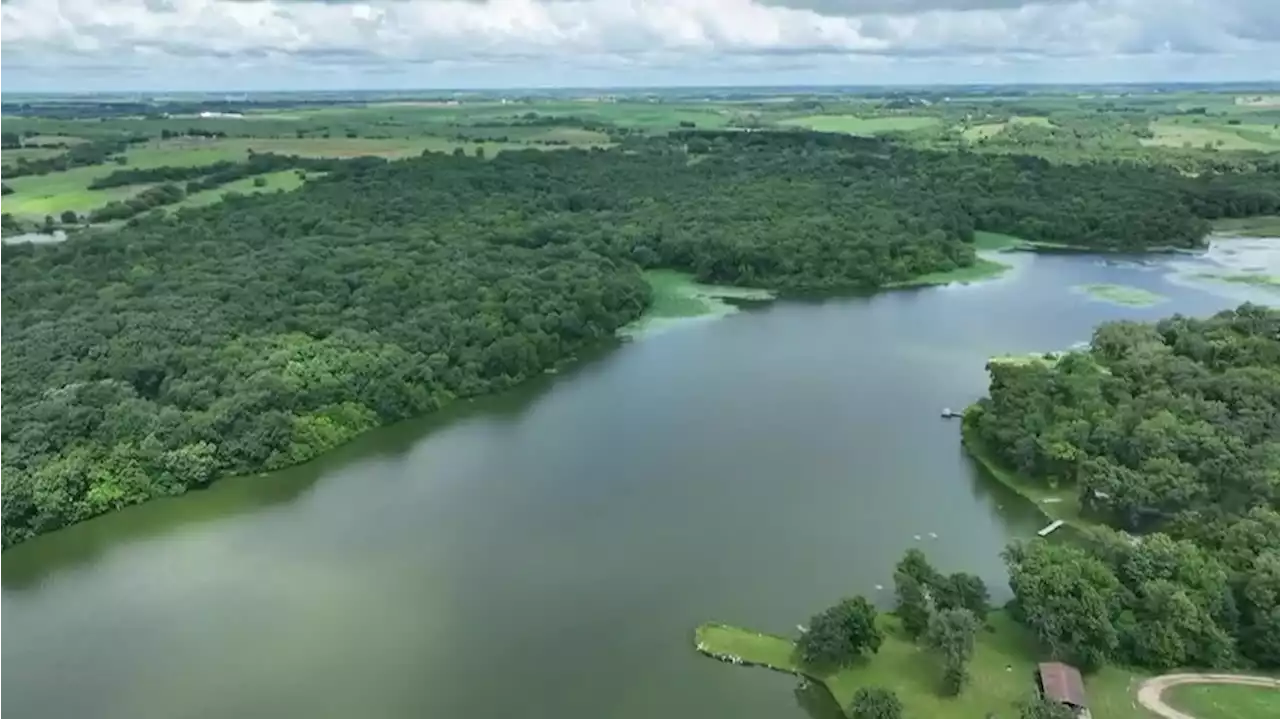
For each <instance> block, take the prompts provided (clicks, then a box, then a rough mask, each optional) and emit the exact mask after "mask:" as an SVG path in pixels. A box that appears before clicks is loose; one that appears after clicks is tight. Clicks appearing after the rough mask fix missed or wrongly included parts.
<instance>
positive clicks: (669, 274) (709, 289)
mask: <svg viewBox="0 0 1280 719" xmlns="http://www.w3.org/2000/svg"><path fill="white" fill-rule="evenodd" d="M644 278H645V281H646V282H648V283H649V287H650V290H651V291H652V293H653V294H652V299H653V302H652V304H650V305H649V309H648V310H646V311H645V313H644V316H643V317H641V318H640V319H638V320H636V321H635V322H633V323H631V324H630V325H627V326H626V327H624V328H622V329H621V330H619V333H620V334H621V335H622V336H624V337H636V336H640V335H644V334H649V333H652V332H655V331H658V330H660V329H664V328H667V327H671V326H674V325H676V324H679V323H680V322H681V321H684V320H689V319H693V318H697V317H723V316H724V315H729V314H733V313H734V312H737V311H738V308H737V307H735V306H734V305H733V304H731V303H729V302H727V301H726V300H753V301H765V300H771V299H773V298H774V294H773V293H772V292H770V291H768V290H762V289H754V288H749V287H727V286H722V285H704V284H701V283H699V282H696V281H695V280H694V279H693V275H692V274H690V273H688V272H680V271H678V270H646V271H645V272H644Z"/></svg>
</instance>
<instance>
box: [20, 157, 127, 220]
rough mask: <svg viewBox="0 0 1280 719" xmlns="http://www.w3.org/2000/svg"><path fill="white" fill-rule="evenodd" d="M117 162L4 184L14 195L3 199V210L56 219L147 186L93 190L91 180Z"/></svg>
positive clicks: (90, 208) (110, 169) (122, 196)
mask: <svg viewBox="0 0 1280 719" xmlns="http://www.w3.org/2000/svg"><path fill="white" fill-rule="evenodd" d="M115 169H119V166H117V165H95V166H93V167H77V168H74V169H71V170H67V171H66V172H51V173H49V174H47V175H28V176H26V177H18V178H14V179H12V180H6V181H5V184H7V185H9V186H10V187H12V188H13V190H14V193H13V194H12V195H6V196H5V198H4V211H5V212H11V213H13V214H14V216H16V217H26V218H31V219H42V218H43V217H44V216H45V215H53V216H54V217H55V218H56V217H57V215H58V214H59V213H60V212H62V211H63V210H75V211H76V212H79V213H84V212H88V211H89V210H92V209H94V208H96V207H101V206H103V205H105V204H107V203H108V202H110V201H112V200H125V199H128V198H130V197H133V196H134V195H135V194H137V193H138V192H140V191H141V190H143V189H145V187H146V185H129V186H125V187H110V188H107V189H104V190H90V189H88V186H89V183H90V182H92V181H93V180H94V178H97V177H101V176H103V175H105V174H107V173H108V172H111V171H112V170H115Z"/></svg>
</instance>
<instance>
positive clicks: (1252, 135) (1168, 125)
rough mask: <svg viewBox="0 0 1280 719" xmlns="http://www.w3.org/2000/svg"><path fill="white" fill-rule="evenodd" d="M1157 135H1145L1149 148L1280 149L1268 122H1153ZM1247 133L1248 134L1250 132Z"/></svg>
mask: <svg viewBox="0 0 1280 719" xmlns="http://www.w3.org/2000/svg"><path fill="white" fill-rule="evenodd" d="M1151 131H1152V132H1153V133H1155V137H1153V138H1143V139H1142V141H1141V142H1142V144H1143V145H1146V146H1148V147H1151V146H1156V147H1192V148H1199V147H1206V146H1211V147H1214V148H1217V149H1218V150H1256V151H1259V152H1280V135H1276V134H1275V131H1274V130H1273V128H1271V127H1270V126H1266V125H1261V124H1256V125H1248V126H1246V125H1244V124H1243V123H1242V124H1240V125H1226V124H1212V125H1201V124H1188V123H1180V122H1169V121H1158V122H1153V123H1151ZM1245 133H1248V134H1247V135H1246V134H1245Z"/></svg>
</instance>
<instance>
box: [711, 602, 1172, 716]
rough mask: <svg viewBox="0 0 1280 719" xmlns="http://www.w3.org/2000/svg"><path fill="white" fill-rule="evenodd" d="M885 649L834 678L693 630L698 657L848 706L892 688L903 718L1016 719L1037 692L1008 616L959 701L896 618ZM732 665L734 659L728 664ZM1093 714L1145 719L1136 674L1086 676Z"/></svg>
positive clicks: (1020, 637)
mask: <svg viewBox="0 0 1280 719" xmlns="http://www.w3.org/2000/svg"><path fill="white" fill-rule="evenodd" d="M880 623H881V626H882V628H883V629H884V631H885V639H884V643H883V644H882V645H881V647H880V651H879V652H877V653H876V654H875V655H874V656H872V657H870V658H868V659H866V660H864V661H862V662H860V663H858V664H855V665H853V666H850V667H845V668H843V669H839V670H836V671H834V672H821V671H813V670H810V669H808V668H806V667H803V666H801V665H800V664H799V663H798V661H797V659H796V651H795V644H794V643H793V642H792V641H791V640H789V639H786V638H784V637H779V636H776V635H771V634H762V633H760V632H754V631H751V630H747V629H740V628H737V627H732V626H728V625H724V624H704V625H703V626H701V627H699V628H698V629H697V631H696V632H695V642H696V644H697V648H698V651H700V652H702V653H704V654H708V655H711V656H716V657H718V658H722V659H724V658H737V659H739V660H740V661H741V662H743V663H744V664H752V665H759V666H766V667H769V668H772V669H776V670H778V671H783V672H789V673H792V674H796V675H798V676H804V677H808V678H810V679H812V680H814V681H815V682H818V683H821V684H823V685H824V686H826V687H827V689H828V690H829V691H830V692H831V695H832V697H833V698H834V699H835V701H836V703H837V704H839V705H840V706H841V707H846V706H848V705H849V702H850V701H851V700H852V699H853V695H854V693H855V692H857V690H858V689H860V688H862V687H867V686H879V687H885V688H888V689H892V690H893V691H895V692H896V693H897V694H898V697H899V699H901V700H902V703H903V710H904V711H903V715H904V716H906V717H929V719H979V718H981V717H988V716H994V717H998V718H999V719H1014V718H1015V717H1017V711H1018V709H1017V707H1018V704H1019V703H1020V702H1022V701H1025V700H1026V699H1029V698H1031V696H1032V695H1033V692H1034V682H1033V679H1032V672H1033V670H1034V667H1035V664H1036V662H1037V661H1038V660H1039V652H1038V651H1037V650H1036V647H1035V645H1034V642H1033V640H1032V638H1031V636H1030V635H1029V634H1028V633H1027V631H1026V630H1025V629H1024V628H1022V627H1021V626H1019V625H1018V624H1017V623H1015V622H1014V621H1013V620H1012V619H1011V618H1010V617H1008V616H1007V615H1006V614H1005V613H1004V612H993V613H992V614H991V615H990V616H989V618H988V627H987V629H986V630H985V631H982V632H980V633H979V634H978V637H977V642H976V647H975V650H974V656H973V661H972V664H970V671H971V674H972V681H971V683H970V684H969V686H967V687H966V688H965V690H964V691H963V692H962V693H961V694H960V696H958V697H943V696H940V695H939V692H938V687H939V684H940V682H941V674H942V667H941V663H940V662H939V661H938V659H937V657H935V656H934V654H933V653H932V652H929V651H927V650H925V649H923V648H922V647H921V646H919V645H917V644H916V643H914V642H912V641H910V640H908V639H907V638H906V635H905V634H904V633H903V632H902V629H901V625H900V624H899V622H898V619H897V618H896V617H894V616H892V615H881V617H880ZM730 660H731V659H730ZM1086 684H1087V688H1088V691H1089V699H1090V704H1091V706H1092V708H1093V711H1094V716H1097V717H1106V718H1107V719H1146V717H1147V716H1148V715H1146V714H1145V713H1143V712H1142V710H1140V709H1137V708H1135V707H1134V706H1133V699H1132V695H1131V690H1132V688H1133V687H1136V684H1137V681H1136V678H1135V677H1134V675H1132V674H1130V673H1129V672H1126V671H1124V670H1121V669H1116V668H1108V669H1104V670H1103V671H1101V672H1099V673H1098V674H1095V675H1092V676H1090V677H1088V678H1086Z"/></svg>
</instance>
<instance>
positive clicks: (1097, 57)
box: [0, 0, 1280, 92]
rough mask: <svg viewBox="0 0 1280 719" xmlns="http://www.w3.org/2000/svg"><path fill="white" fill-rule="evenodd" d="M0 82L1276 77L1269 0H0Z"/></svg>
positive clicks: (1274, 9) (354, 84) (496, 83)
mask: <svg viewBox="0 0 1280 719" xmlns="http://www.w3.org/2000/svg"><path fill="white" fill-rule="evenodd" d="M2 1H3V5H2V6H0V12H2V13H3V23H2V24H0V32H2V34H3V43H2V44H0V53H2V61H3V64H2V67H3V70H4V76H3V80H4V89H5V90H9V91H11V92H13V91H62V90H66V91H84V90H264V89H346V88H433V87H434V88H459V87H554V86H644V85H760V84H894V83H933V82H936V83H961V82H993V83H994V82H1111V81H1122V82H1133V81H1206V80H1209V81H1211V80H1280V0H359V1H354V0H2Z"/></svg>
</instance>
